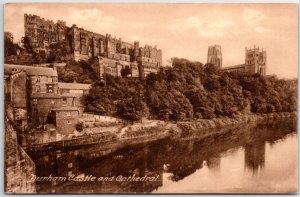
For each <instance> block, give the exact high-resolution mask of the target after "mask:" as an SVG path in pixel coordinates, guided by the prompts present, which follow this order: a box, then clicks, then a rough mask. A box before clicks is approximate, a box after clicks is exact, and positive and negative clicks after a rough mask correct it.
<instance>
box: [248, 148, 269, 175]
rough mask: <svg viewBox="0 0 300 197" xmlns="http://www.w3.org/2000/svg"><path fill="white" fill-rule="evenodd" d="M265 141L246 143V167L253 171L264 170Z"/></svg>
mask: <svg viewBox="0 0 300 197" xmlns="http://www.w3.org/2000/svg"><path fill="white" fill-rule="evenodd" d="M265 152H266V148H265V142H259V143H255V144H246V145H245V167H246V168H248V169H251V170H252V171H253V173H257V172H258V170H262V168H263V167H264V165H265Z"/></svg>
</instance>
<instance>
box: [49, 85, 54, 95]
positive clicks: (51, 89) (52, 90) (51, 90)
mask: <svg viewBox="0 0 300 197" xmlns="http://www.w3.org/2000/svg"><path fill="white" fill-rule="evenodd" d="M53 92H54V87H53V85H52V84H48V85H47V93H53Z"/></svg>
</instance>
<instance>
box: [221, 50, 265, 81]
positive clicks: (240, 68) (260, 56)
mask: <svg viewBox="0 0 300 197" xmlns="http://www.w3.org/2000/svg"><path fill="white" fill-rule="evenodd" d="M266 68H267V52H266V51H265V50H263V49H262V50H260V49H259V47H255V46H254V48H253V49H247V48H246V49H245V63H244V64H239V65H234V66H229V67H225V68H223V70H224V71H228V72H244V73H251V74H254V73H259V74H260V75H263V76H264V75H266Z"/></svg>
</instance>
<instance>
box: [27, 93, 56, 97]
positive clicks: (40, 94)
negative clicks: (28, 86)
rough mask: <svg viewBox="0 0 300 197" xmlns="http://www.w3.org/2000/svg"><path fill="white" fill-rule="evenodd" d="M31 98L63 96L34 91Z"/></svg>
mask: <svg viewBox="0 0 300 197" xmlns="http://www.w3.org/2000/svg"><path fill="white" fill-rule="evenodd" d="M31 98H61V96H60V95H58V94H54V93H32V94H31Z"/></svg>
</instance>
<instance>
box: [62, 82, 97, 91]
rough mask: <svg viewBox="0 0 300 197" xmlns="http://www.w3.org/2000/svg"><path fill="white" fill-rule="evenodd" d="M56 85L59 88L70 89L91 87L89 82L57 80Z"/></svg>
mask: <svg viewBox="0 0 300 197" xmlns="http://www.w3.org/2000/svg"><path fill="white" fill-rule="evenodd" d="M58 87H59V88H60V89H70V90H89V89H90V88H91V84H83V83H61V82H59V83H58Z"/></svg>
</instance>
